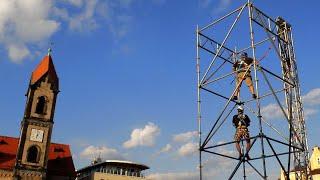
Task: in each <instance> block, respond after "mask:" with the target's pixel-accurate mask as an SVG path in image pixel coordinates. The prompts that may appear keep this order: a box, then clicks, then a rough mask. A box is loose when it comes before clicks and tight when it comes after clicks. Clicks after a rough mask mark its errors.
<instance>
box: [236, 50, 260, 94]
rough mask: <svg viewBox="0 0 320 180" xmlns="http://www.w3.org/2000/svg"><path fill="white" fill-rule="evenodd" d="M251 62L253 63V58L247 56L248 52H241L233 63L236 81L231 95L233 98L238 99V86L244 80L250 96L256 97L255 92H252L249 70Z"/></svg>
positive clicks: (239, 86)
mask: <svg viewBox="0 0 320 180" xmlns="http://www.w3.org/2000/svg"><path fill="white" fill-rule="evenodd" d="M252 63H253V59H252V58H250V57H248V54H247V53H246V52H243V53H241V55H240V59H238V60H237V61H236V62H235V63H234V64H233V71H234V72H235V73H236V82H237V83H236V90H235V94H234V96H233V99H234V100H238V99H239V96H240V88H241V85H242V82H243V81H245V82H246V84H247V86H248V87H249V90H250V92H251V94H252V98H254V99H256V98H257V96H256V94H255V93H254V88H253V83H252V77H251V71H250V67H251V64H252Z"/></svg>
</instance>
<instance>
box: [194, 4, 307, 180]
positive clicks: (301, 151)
mask: <svg viewBox="0 0 320 180" xmlns="http://www.w3.org/2000/svg"><path fill="white" fill-rule="evenodd" d="M245 10H248V17H247V18H248V20H249V26H250V27H249V31H250V32H249V33H250V46H248V47H244V48H242V49H240V50H239V51H236V50H233V49H232V48H230V47H227V45H226V42H227V41H228V40H229V36H230V34H231V33H232V31H233V30H234V27H235V26H236V25H237V23H238V21H239V19H240V18H241V17H242V16H243V12H244V11H245ZM235 15H236V18H235V19H234V21H233V23H232V25H231V26H230V28H229V29H228V31H227V33H226V35H225V36H224V38H223V40H222V42H219V41H218V40H215V38H214V37H210V35H207V34H206V31H208V30H209V29H213V28H214V26H215V25H217V24H219V23H222V22H223V20H225V19H227V18H230V17H231V16H235ZM253 24H255V25H257V27H259V28H262V29H263V30H264V32H265V33H266V36H267V37H266V38H264V39H263V40H260V41H258V42H255V38H256V37H255V34H254V27H253ZM268 42H269V43H270V45H271V47H270V49H273V50H274V51H275V53H276V55H277V57H278V59H279V60H280V62H281V70H282V74H277V73H276V72H272V71H271V70H269V69H268V68H267V67H263V66H262V65H261V64H259V63H258V62H257V61H259V60H257V58H256V49H257V48H259V47H260V46H261V45H263V44H265V43H268ZM249 50H250V51H251V52H252V58H253V61H254V62H253V63H252V64H251V65H250V68H251V66H253V67H252V68H253V73H254V75H253V77H252V78H253V81H254V86H255V93H256V95H257V98H256V99H246V100H243V101H241V100H234V99H233V96H234V95H235V93H236V91H237V89H238V88H240V84H241V83H239V84H238V85H237V86H236V87H235V89H234V90H233V92H232V94H231V95H230V96H227V95H225V94H222V93H219V92H217V91H215V90H214V89H212V88H210V87H209V85H210V84H214V83H216V82H218V81H223V80H224V79H226V78H227V77H230V76H234V75H235V73H236V72H230V73H227V74H223V75H221V76H218V77H216V74H217V72H218V71H219V70H220V69H221V68H222V67H223V66H230V65H231V66H230V67H232V65H233V64H234V61H233V60H234V59H235V58H236V57H237V56H238V55H239V54H240V53H242V52H245V51H249ZM200 52H205V53H209V54H210V55H211V56H212V59H211V60H210V64H209V66H206V67H205V68H204V69H206V70H205V72H204V73H201V72H200V69H201V67H202V66H201V64H200ZM265 56H266V55H264V57H265ZM264 57H262V58H264ZM219 60H220V61H222V64H221V65H217V63H216V62H217V61H219ZM261 60H262V59H260V61H261ZM196 63H197V67H196V69H197V70H196V71H197V99H198V100H197V109H198V111H197V122H198V136H199V177H200V180H202V178H203V164H202V161H203V157H202V156H203V155H202V154H203V153H209V154H212V155H217V156H220V157H223V158H228V159H231V160H235V161H238V162H237V163H236V166H235V168H234V170H233V171H232V173H231V174H230V176H229V178H228V179H232V178H233V177H234V175H235V174H236V172H237V171H238V170H239V168H240V166H241V165H242V167H243V179H246V177H247V176H246V171H247V167H246V165H248V167H251V168H252V169H253V170H254V172H256V173H257V174H258V175H259V176H260V177H261V178H262V179H268V172H267V165H266V159H267V158H275V159H276V162H277V163H278V164H279V165H280V167H281V169H282V171H283V172H284V177H285V178H286V179H289V175H290V171H291V168H292V166H293V168H294V169H296V170H297V171H295V177H296V179H298V180H300V179H301V180H302V179H305V178H306V179H308V178H310V176H309V170H308V164H309V162H308V161H309V152H308V141H307V133H306V126H305V119H304V112H303V106H302V100H301V92H300V84H299V78H298V68H297V63H296V57H295V52H294V45H293V36H292V27H291V25H290V24H289V23H287V22H286V21H285V20H284V19H282V18H280V17H278V18H277V19H273V18H271V17H269V16H268V15H266V14H265V13H264V12H262V11H261V10H259V9H258V8H257V7H255V6H254V5H253V3H252V2H251V1H250V0H248V1H247V2H246V3H245V4H244V5H242V6H240V7H239V8H237V9H235V10H233V11H231V12H230V13H228V14H226V15H224V16H222V17H221V18H218V19H216V20H214V21H212V22H211V23H210V24H208V25H207V26H205V27H203V28H199V27H198V26H197V29H196ZM248 70H249V69H248ZM248 70H247V71H248ZM258 73H261V75H262V77H263V79H264V80H265V82H266V84H267V88H268V89H269V90H270V92H268V93H266V94H259V88H260V84H259V82H258V76H257V75H258ZM267 75H269V76H272V77H273V78H275V79H277V80H279V81H281V83H283V88H281V89H274V87H273V84H272V82H271V81H270V80H269V79H268V77H267ZM202 93H209V94H211V95H213V96H215V97H217V98H219V99H221V101H222V100H224V101H226V103H225V105H224V106H223V108H222V110H221V113H220V114H219V115H218V117H217V119H216V120H215V121H214V123H213V125H212V127H211V129H210V131H209V132H208V133H207V134H206V136H204V139H202V138H203V137H202V133H203V132H202V124H201V121H202V112H201V111H202V110H201V109H202V105H201V102H202V99H201V98H202ZM279 93H284V97H285V99H284V100H283V101H284V102H285V105H283V104H282V103H281V100H280V98H279V97H278V95H279ZM270 96H271V97H273V98H274V101H275V102H276V104H277V105H278V108H279V109H280V110H281V112H282V113H283V116H284V119H285V120H286V122H287V124H288V128H289V134H287V135H284V134H282V133H281V131H280V130H279V129H277V128H276V127H274V126H273V125H272V124H271V123H269V122H268V121H266V120H265V119H264V118H263V117H262V115H261V102H260V101H261V100H262V99H263V98H266V97H270ZM253 101H255V102H256V108H257V111H255V110H253V109H252V108H250V107H248V106H246V103H248V102H253ZM237 105H243V106H244V107H245V108H246V109H247V110H249V111H250V112H251V113H252V114H253V115H255V116H256V117H257V119H258V126H259V133H258V135H256V136H253V137H251V138H250V139H251V141H252V143H251V147H250V149H249V150H248V152H246V153H245V154H244V156H243V157H242V158H240V159H239V158H237V157H232V156H230V155H226V154H222V153H219V152H216V151H214V149H215V148H218V147H223V146H226V145H230V144H234V143H236V141H231V142H226V143H220V144H217V145H208V144H209V142H211V141H212V138H213V137H214V136H215V135H216V134H217V133H218V131H219V128H220V127H221V126H222V125H223V124H224V123H225V122H226V120H227V119H228V118H229V115H230V114H231V113H232V112H233V110H234V109H235V107H236V106H237ZM229 106H231V107H232V108H231V110H229V111H227V108H228V107H229ZM264 125H266V126H268V127H269V128H271V129H272V130H273V131H274V132H275V133H276V134H278V135H279V137H281V138H282V140H278V139H276V138H272V137H269V136H267V135H266V134H265V132H264V128H263V126H264ZM243 141H244V140H241V143H242V145H243ZM258 141H260V149H261V156H259V157H255V158H252V159H250V160H246V159H245V156H246V155H247V154H248V153H249V152H250V150H251V148H252V147H253V146H254V145H255V144H256V143H258ZM275 143H277V144H282V145H284V146H287V149H288V150H287V151H286V152H281V153H279V152H277V150H276V148H275V145H274V144H275ZM266 146H268V147H269V148H270V149H271V151H272V154H271V155H266V153H265V148H266ZM284 155H286V156H287V164H285V161H283V160H282V159H280V156H284ZM292 158H293V163H292ZM253 160H261V162H262V167H263V171H262V172H261V171H259V170H258V168H257V167H255V166H254V165H253V164H252V163H251V161H253Z"/></svg>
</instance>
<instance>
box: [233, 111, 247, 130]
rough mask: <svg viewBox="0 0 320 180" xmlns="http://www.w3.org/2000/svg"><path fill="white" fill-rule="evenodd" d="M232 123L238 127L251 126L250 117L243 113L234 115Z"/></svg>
mask: <svg viewBox="0 0 320 180" xmlns="http://www.w3.org/2000/svg"><path fill="white" fill-rule="evenodd" d="M232 123H233V126H234V127H236V128H237V127H239V126H245V127H248V126H250V118H249V117H248V116H247V115H246V114H242V116H240V115H238V114H237V115H234V116H233V119H232Z"/></svg>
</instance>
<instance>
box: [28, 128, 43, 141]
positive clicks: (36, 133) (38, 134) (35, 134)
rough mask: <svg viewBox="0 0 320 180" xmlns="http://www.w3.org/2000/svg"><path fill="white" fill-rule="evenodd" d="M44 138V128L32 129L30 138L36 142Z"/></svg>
mask: <svg viewBox="0 0 320 180" xmlns="http://www.w3.org/2000/svg"><path fill="white" fill-rule="evenodd" d="M42 139H43V130H39V129H31V135H30V140H31V141H36V142H42Z"/></svg>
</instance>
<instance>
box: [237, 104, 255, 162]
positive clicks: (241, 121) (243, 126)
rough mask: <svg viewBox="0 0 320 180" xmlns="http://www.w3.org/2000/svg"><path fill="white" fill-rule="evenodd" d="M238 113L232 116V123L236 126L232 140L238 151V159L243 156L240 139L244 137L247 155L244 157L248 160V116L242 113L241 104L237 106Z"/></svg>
mask: <svg viewBox="0 0 320 180" xmlns="http://www.w3.org/2000/svg"><path fill="white" fill-rule="evenodd" d="M237 109H238V114H237V115H234V116H233V119H232V123H233V126H234V127H235V128H236V133H235V135H234V140H235V141H236V148H237V151H238V153H239V159H240V158H241V157H242V156H243V154H242V152H241V148H240V140H241V139H244V140H246V142H247V145H246V151H247V155H246V158H247V159H248V160H249V159H250V157H249V154H248V151H249V149H250V146H251V144H250V135H249V130H248V127H249V126H250V118H249V117H248V116H247V115H246V114H244V110H243V107H242V106H238V108H237Z"/></svg>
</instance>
